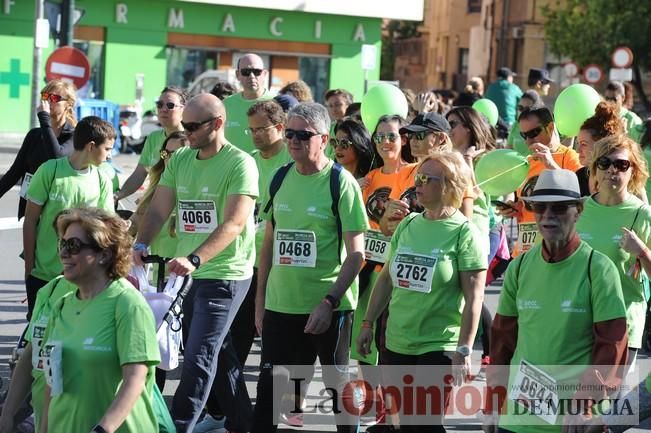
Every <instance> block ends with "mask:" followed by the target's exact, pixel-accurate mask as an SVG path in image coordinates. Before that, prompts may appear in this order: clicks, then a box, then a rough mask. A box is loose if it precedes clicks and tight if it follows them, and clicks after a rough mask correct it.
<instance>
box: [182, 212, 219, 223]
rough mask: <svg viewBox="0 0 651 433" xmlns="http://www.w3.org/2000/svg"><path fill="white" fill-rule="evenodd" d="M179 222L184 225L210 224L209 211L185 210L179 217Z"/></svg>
mask: <svg viewBox="0 0 651 433" xmlns="http://www.w3.org/2000/svg"><path fill="white" fill-rule="evenodd" d="M181 221H183V222H184V223H185V224H210V223H211V222H212V217H211V215H210V211H207V210H205V211H190V210H185V211H183V213H182V215H181Z"/></svg>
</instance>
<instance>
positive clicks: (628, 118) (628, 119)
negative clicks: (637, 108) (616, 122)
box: [619, 107, 642, 133]
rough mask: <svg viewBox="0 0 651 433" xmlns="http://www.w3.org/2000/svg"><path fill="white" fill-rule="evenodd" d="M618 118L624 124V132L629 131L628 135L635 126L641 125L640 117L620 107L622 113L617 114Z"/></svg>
mask: <svg viewBox="0 0 651 433" xmlns="http://www.w3.org/2000/svg"><path fill="white" fill-rule="evenodd" d="M619 117H621V118H622V120H623V121H624V123H626V130H627V131H629V133H630V131H632V130H633V128H635V127H636V126H637V125H641V124H642V119H640V116H638V115H637V114H635V113H634V112H632V111H630V110H627V109H626V108H624V107H622V111H620V112H619Z"/></svg>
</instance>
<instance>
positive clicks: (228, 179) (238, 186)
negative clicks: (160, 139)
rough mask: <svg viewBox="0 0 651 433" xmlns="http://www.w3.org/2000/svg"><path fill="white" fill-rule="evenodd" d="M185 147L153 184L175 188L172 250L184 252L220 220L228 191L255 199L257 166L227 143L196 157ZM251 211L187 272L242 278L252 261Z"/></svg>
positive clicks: (195, 152)
mask: <svg viewBox="0 0 651 433" xmlns="http://www.w3.org/2000/svg"><path fill="white" fill-rule="evenodd" d="M198 153H199V151H198V150H188V151H185V152H182V153H180V154H178V155H175V157H174V158H172V159H170V161H169V162H168V164H167V168H166V169H165V171H164V172H163V176H162V177H161V180H160V182H159V185H162V186H166V187H168V188H172V189H173V190H174V191H175V192H176V205H177V206H176V209H177V211H176V215H177V221H178V222H177V229H176V235H177V236H178V245H177V248H176V254H177V255H179V256H187V255H188V254H190V253H192V252H193V251H194V250H196V249H197V248H198V247H199V245H201V244H203V243H204V242H205V241H206V239H208V237H209V236H210V234H211V233H212V232H214V231H215V230H216V229H217V227H218V226H219V224H223V222H224V210H225V207H226V200H227V199H228V196H231V195H248V196H251V197H253V198H256V197H258V169H257V168H256V167H255V161H254V160H253V158H252V157H251V156H250V155H247V154H246V153H244V152H243V151H241V150H239V149H238V148H236V147H235V146H233V145H231V144H230V143H226V144H224V146H223V147H222V149H221V150H220V151H219V152H218V153H217V154H216V155H214V156H213V157H211V158H209V159H204V160H200V159H197V156H198ZM254 238H255V227H254V223H253V214H251V217H250V218H249V221H248V222H247V224H246V227H244V229H243V230H242V232H241V233H240V234H239V235H238V236H237V237H236V238H235V240H233V242H231V243H230V245H228V246H227V247H226V248H224V250H223V251H222V252H221V253H219V254H217V255H216V256H215V257H213V258H212V259H210V260H208V261H207V262H206V263H202V264H201V266H200V267H199V269H197V270H196V271H194V272H193V273H192V277H193V278H195V279H211V280H246V279H248V278H251V276H252V275H253V262H254V260H255V239H254Z"/></svg>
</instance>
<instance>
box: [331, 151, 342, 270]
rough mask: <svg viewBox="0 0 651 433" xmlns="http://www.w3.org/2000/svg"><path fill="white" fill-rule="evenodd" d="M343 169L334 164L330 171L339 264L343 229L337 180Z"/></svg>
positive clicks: (339, 185) (332, 208)
mask: <svg viewBox="0 0 651 433" xmlns="http://www.w3.org/2000/svg"><path fill="white" fill-rule="evenodd" d="M342 170H343V167H342V166H341V164H339V163H337V162H335V163H334V164H333V165H332V170H331V171H330V196H331V197H332V207H331V210H332V214H333V215H334V216H335V221H336V223H337V239H339V243H338V245H337V246H338V248H337V251H338V254H339V264H341V242H342V238H343V236H344V234H343V229H342V227H341V217H340V216H339V198H340V197H341V184H340V181H339V178H340V177H341V171H342Z"/></svg>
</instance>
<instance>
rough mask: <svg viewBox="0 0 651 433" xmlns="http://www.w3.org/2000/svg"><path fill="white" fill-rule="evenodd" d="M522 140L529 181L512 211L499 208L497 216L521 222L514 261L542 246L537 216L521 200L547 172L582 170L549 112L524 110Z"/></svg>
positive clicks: (533, 108)
mask: <svg viewBox="0 0 651 433" xmlns="http://www.w3.org/2000/svg"><path fill="white" fill-rule="evenodd" d="M518 122H519V124H520V136H521V137H522V138H523V139H524V141H525V143H526V144H527V147H528V149H529V151H530V152H531V156H530V157H529V172H528V173H527V179H526V180H525V182H524V184H523V186H522V187H520V189H518V191H517V197H516V201H515V202H514V201H507V202H506V203H507V205H508V206H509V207H499V206H498V207H497V210H498V212H499V213H500V214H501V215H502V216H504V217H507V218H511V217H515V218H516V219H517V221H518V240H517V242H516V244H515V247H514V249H513V257H516V256H518V255H519V254H521V253H523V252H525V251H527V250H529V249H530V248H531V247H532V246H533V245H534V244H536V243H539V242H540V236H539V233H538V229H537V228H536V224H535V215H534V213H533V212H531V211H530V210H528V209H527V208H525V207H524V206H523V205H522V201H521V200H518V198H525V197H528V196H530V195H531V192H532V191H533V187H534V185H535V184H536V181H537V180H538V175H540V173H541V172H542V171H543V170H544V169H550V170H555V169H559V168H564V169H567V170H571V171H573V172H575V171H577V170H578V169H579V168H581V163H580V162H579V155H578V154H577V153H576V152H575V151H574V150H573V149H570V148H569V147H566V146H564V145H562V144H561V142H560V139H559V136H558V134H557V133H556V132H555V128H556V127H555V125H554V117H553V115H552V112H551V111H550V110H549V108H547V107H545V106H543V105H532V106H531V107H527V108H524V109H523V110H522V112H521V113H520V117H519V118H518Z"/></svg>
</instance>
